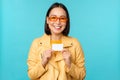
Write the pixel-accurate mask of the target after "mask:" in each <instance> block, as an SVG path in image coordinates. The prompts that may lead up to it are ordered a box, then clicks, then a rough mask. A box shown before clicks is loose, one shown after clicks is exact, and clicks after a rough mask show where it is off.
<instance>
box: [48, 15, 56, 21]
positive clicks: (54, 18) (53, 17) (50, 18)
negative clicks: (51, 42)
mask: <svg viewBox="0 0 120 80" xmlns="http://www.w3.org/2000/svg"><path fill="white" fill-rule="evenodd" d="M49 20H51V21H53V20H57V17H56V16H51V17H49Z"/></svg>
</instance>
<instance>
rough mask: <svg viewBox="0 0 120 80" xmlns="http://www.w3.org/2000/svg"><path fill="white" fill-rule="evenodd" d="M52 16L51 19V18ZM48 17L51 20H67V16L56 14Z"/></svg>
mask: <svg viewBox="0 0 120 80" xmlns="http://www.w3.org/2000/svg"><path fill="white" fill-rule="evenodd" d="M52 18H53V19H52ZM48 19H49V20H50V21H51V22H56V21H57V20H59V21H60V22H63V23H65V22H67V20H68V19H67V17H64V16H61V17H57V16H50V17H48Z"/></svg>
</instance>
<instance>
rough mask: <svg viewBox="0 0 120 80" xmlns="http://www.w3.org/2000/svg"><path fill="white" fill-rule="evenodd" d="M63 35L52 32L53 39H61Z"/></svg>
mask: <svg viewBox="0 0 120 80" xmlns="http://www.w3.org/2000/svg"><path fill="white" fill-rule="evenodd" d="M61 37H62V34H58V35H57V34H52V35H51V40H60V39H61Z"/></svg>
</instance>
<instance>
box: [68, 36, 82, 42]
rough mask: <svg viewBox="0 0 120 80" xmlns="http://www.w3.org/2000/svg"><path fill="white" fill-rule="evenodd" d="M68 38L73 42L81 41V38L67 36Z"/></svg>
mask: <svg viewBox="0 0 120 80" xmlns="http://www.w3.org/2000/svg"><path fill="white" fill-rule="evenodd" d="M67 38H68V40H69V41H71V42H73V43H80V42H79V40H78V39H77V38H75V37H71V36H67Z"/></svg>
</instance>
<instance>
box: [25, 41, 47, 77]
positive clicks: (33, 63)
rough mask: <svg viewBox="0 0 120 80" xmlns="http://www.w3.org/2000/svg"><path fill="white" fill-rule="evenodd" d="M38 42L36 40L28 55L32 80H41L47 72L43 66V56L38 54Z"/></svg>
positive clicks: (29, 74) (29, 73)
mask: <svg viewBox="0 0 120 80" xmlns="http://www.w3.org/2000/svg"><path fill="white" fill-rule="evenodd" d="M38 47H39V44H38V41H37V40H34V41H33V43H32V45H31V48H30V51H29V55H28V60H27V64H28V76H29V77H30V79H39V78H40V77H41V76H42V75H43V74H44V73H45V72H46V71H47V68H44V67H43V66H42V64H41V55H40V54H39V52H38Z"/></svg>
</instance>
